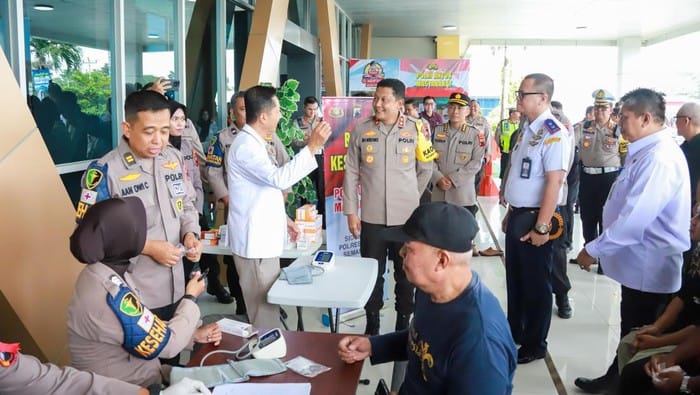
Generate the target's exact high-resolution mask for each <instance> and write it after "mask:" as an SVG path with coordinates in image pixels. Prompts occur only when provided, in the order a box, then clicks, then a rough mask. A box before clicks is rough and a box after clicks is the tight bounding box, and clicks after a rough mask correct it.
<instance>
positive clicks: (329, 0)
mask: <svg viewBox="0 0 700 395" xmlns="http://www.w3.org/2000/svg"><path fill="white" fill-rule="evenodd" d="M316 8H317V12H318V39H319V40H320V41H321V56H322V58H321V60H322V64H323V66H322V68H323V84H324V86H325V88H326V96H343V84H342V81H341V79H340V55H339V53H340V46H339V43H338V23H337V21H336V19H335V0H316Z"/></svg>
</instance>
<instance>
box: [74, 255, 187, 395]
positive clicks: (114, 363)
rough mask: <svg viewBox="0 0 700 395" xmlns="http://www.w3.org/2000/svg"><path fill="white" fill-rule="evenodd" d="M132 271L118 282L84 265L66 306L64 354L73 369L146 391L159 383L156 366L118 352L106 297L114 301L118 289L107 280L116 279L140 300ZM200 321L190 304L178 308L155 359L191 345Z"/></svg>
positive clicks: (115, 322)
mask: <svg viewBox="0 0 700 395" xmlns="http://www.w3.org/2000/svg"><path fill="white" fill-rule="evenodd" d="M136 265H138V263H136V264H134V263H132V264H131V265H130V267H129V269H128V270H127V271H126V272H125V273H124V277H123V278H122V277H119V276H118V275H117V274H116V273H115V272H114V271H113V270H112V269H111V268H110V267H108V266H106V265H104V264H102V263H94V264H90V265H87V266H86V267H85V268H84V269H83V270H82V271H81V272H80V275H79V276H78V281H77V282H76V284H75V289H74V290H73V298H72V299H71V302H70V304H69V305H68V349H69V351H70V354H71V361H72V365H73V366H74V367H75V368H76V369H80V370H85V371H90V372H94V373H97V374H100V375H103V376H108V377H113V378H116V379H119V380H123V381H126V382H129V383H132V384H136V385H141V386H144V387H147V386H149V385H151V384H157V383H160V382H162V375H161V364H160V361H159V359H158V358H154V359H151V360H145V359H142V358H139V357H137V356H135V355H132V354H130V353H129V352H127V351H126V350H125V349H124V348H123V347H122V344H123V343H124V330H123V329H122V325H121V322H120V321H119V319H118V318H117V316H116V314H115V313H114V311H113V310H112V309H111V307H109V305H108V304H107V294H108V293H112V294H113V295H116V292H117V291H118V288H119V287H118V286H117V285H116V284H114V283H113V282H112V281H111V280H110V279H111V277H112V276H117V277H118V278H119V279H121V280H122V282H123V283H124V284H125V285H127V286H129V287H130V288H131V290H132V291H134V293H135V294H136V296H137V297H138V298H139V299H141V298H140V289H139V286H138V282H137V281H135V280H136V276H135V275H134V273H133V272H132V268H133V267H134V266H136ZM180 277H182V273H181V274H180ZM141 300H143V299H141ZM144 305H145V304H144ZM145 306H146V307H148V305H145ZM199 316H200V312H199V307H198V306H197V304H196V303H194V302H193V301H191V300H189V299H183V300H182V301H181V302H180V303H179V305H178V306H177V309H176V311H175V315H174V316H173V319H171V320H170V321H169V322H168V327H169V328H170V331H171V333H170V338H169V339H168V343H167V344H166V345H165V347H164V348H163V350H162V351H161V353H160V354H159V357H161V358H171V357H174V356H175V355H177V354H178V353H179V352H180V351H182V350H183V349H184V348H185V347H187V346H188V345H190V344H191V342H192V337H193V335H194V331H195V329H196V328H197V325H198V323H199Z"/></svg>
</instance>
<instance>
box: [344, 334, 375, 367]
mask: <svg viewBox="0 0 700 395" xmlns="http://www.w3.org/2000/svg"><path fill="white" fill-rule="evenodd" d="M370 355H372V344H371V343H370V342H369V339H368V338H366V337H365V336H345V337H344V338H342V339H340V342H338V356H339V357H340V359H341V360H342V361H343V362H345V363H355V362H358V361H362V360H364V359H365V358H367V357H369V356H370Z"/></svg>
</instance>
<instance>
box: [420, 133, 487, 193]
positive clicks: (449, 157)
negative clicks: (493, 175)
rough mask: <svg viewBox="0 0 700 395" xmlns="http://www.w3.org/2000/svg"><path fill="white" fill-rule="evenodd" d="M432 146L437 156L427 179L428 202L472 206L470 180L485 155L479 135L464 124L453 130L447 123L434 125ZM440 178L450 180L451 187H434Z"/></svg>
mask: <svg viewBox="0 0 700 395" xmlns="http://www.w3.org/2000/svg"><path fill="white" fill-rule="evenodd" d="M433 145H434V147H435V150H436V151H437V152H438V155H439V156H438V159H437V160H436V161H435V163H434V167H433V176H432V179H431V181H432V183H433V193H432V201H447V202H449V203H453V204H456V205H458V206H474V205H476V189H475V188H474V177H475V176H476V173H478V172H479V169H481V161H482V159H483V158H484V153H485V152H486V139H485V136H484V135H483V133H480V132H479V130H478V129H476V128H474V127H473V126H471V125H468V124H467V123H463V124H462V125H461V126H460V127H458V128H453V127H451V126H450V123H449V122H448V123H445V124H443V125H442V126H438V130H437V131H436V132H435V139H434V141H433ZM443 177H447V178H449V179H450V181H452V188H450V189H449V190H447V191H443V190H442V189H440V188H438V187H437V185H435V184H437V182H438V181H439V180H440V179H441V178H443Z"/></svg>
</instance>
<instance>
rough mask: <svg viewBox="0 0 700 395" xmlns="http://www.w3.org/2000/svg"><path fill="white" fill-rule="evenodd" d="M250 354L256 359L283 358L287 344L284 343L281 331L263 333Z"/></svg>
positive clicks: (274, 330)
mask: <svg viewBox="0 0 700 395" xmlns="http://www.w3.org/2000/svg"><path fill="white" fill-rule="evenodd" d="M251 354H253V358H256V359H273V358H283V357H284V356H285V355H287V343H285V341H284V336H282V331H281V330H279V328H277V329H272V330H270V331H268V332H265V333H263V335H262V336H260V338H259V339H258V343H257V344H256V345H255V346H254V347H253V350H252V351H251Z"/></svg>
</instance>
